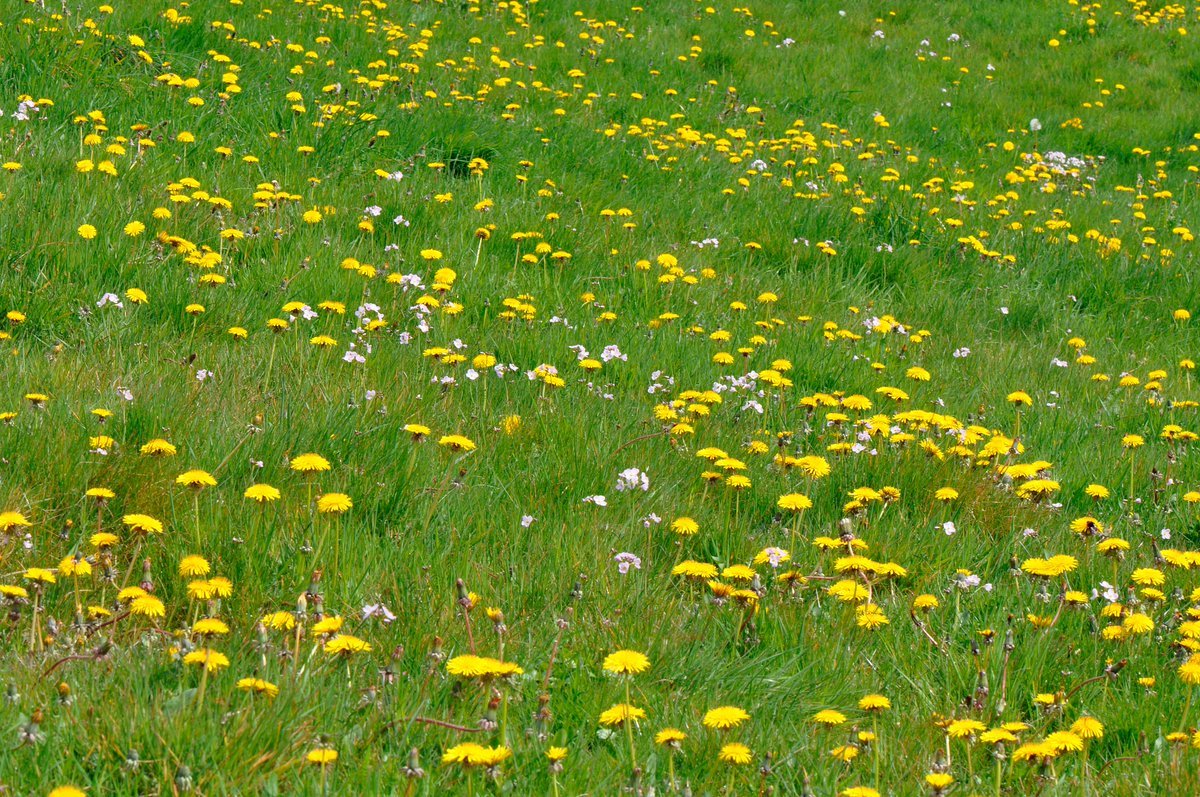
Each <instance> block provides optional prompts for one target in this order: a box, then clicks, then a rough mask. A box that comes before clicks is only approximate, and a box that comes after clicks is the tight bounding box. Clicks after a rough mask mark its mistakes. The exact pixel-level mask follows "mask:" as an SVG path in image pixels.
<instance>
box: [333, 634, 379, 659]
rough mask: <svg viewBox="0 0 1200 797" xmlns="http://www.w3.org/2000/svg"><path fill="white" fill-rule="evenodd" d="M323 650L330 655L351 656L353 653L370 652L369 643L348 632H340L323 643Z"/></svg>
mask: <svg viewBox="0 0 1200 797" xmlns="http://www.w3.org/2000/svg"><path fill="white" fill-rule="evenodd" d="M325 652H326V653H329V654H331V655H339V654H340V655H343V656H351V655H353V654H355V653H370V652H371V645H370V643H368V642H365V641H363V640H361V639H359V638H358V637H356V636H350V635H349V634H341V635H340V636H336V637H334V638H333V639H331V640H329V641H328V642H326V643H325Z"/></svg>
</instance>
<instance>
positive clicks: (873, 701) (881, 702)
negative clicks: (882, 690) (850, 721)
mask: <svg viewBox="0 0 1200 797" xmlns="http://www.w3.org/2000/svg"><path fill="white" fill-rule="evenodd" d="M858 707H859V709H860V710H862V711H887V710H889V709H890V708H891V707H892V701H890V700H888V699H887V698H886V697H884V696H883V695H865V696H864V697H863V698H862V699H860V700H859V701H858Z"/></svg>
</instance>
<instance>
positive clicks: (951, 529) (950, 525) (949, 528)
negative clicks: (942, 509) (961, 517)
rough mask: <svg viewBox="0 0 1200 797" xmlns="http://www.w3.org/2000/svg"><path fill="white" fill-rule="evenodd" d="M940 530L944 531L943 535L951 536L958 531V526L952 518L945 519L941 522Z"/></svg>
mask: <svg viewBox="0 0 1200 797" xmlns="http://www.w3.org/2000/svg"><path fill="white" fill-rule="evenodd" d="M942 531H943V532H944V533H945V535H946V536H947V537H953V536H954V535H955V534H957V533H958V527H957V526H955V525H954V521H953V520H947V521H946V522H945V523H943V524H942Z"/></svg>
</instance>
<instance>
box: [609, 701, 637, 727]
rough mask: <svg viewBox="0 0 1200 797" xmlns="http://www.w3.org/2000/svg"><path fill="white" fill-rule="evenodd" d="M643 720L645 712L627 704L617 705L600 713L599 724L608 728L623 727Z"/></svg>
mask: <svg viewBox="0 0 1200 797" xmlns="http://www.w3.org/2000/svg"><path fill="white" fill-rule="evenodd" d="M645 718H646V712H645V711H644V710H643V709H640V708H638V707H637V706H632V705H630V704H628V703H617V704H616V705H614V706H612V707H611V708H607V709H605V710H604V711H602V712H600V724H601V725H608V726H613V725H623V724H625V723H627V722H632V723H636V722H637V721H638V720H644V719H645Z"/></svg>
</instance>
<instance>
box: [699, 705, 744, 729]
mask: <svg viewBox="0 0 1200 797" xmlns="http://www.w3.org/2000/svg"><path fill="white" fill-rule="evenodd" d="M748 719H750V714H749V713H747V712H746V711H745V709H741V708H738V707H737V706H718V707H717V708H712V709H709V710H708V711H706V712H705V713H704V719H702V720H701V722H702V723H703V725H704V727H705V728H715V729H716V730H719V731H726V730H729V729H730V728H736V727H738V726H739V725H741V724H742V723H743V722H746V721H747V720H748Z"/></svg>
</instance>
